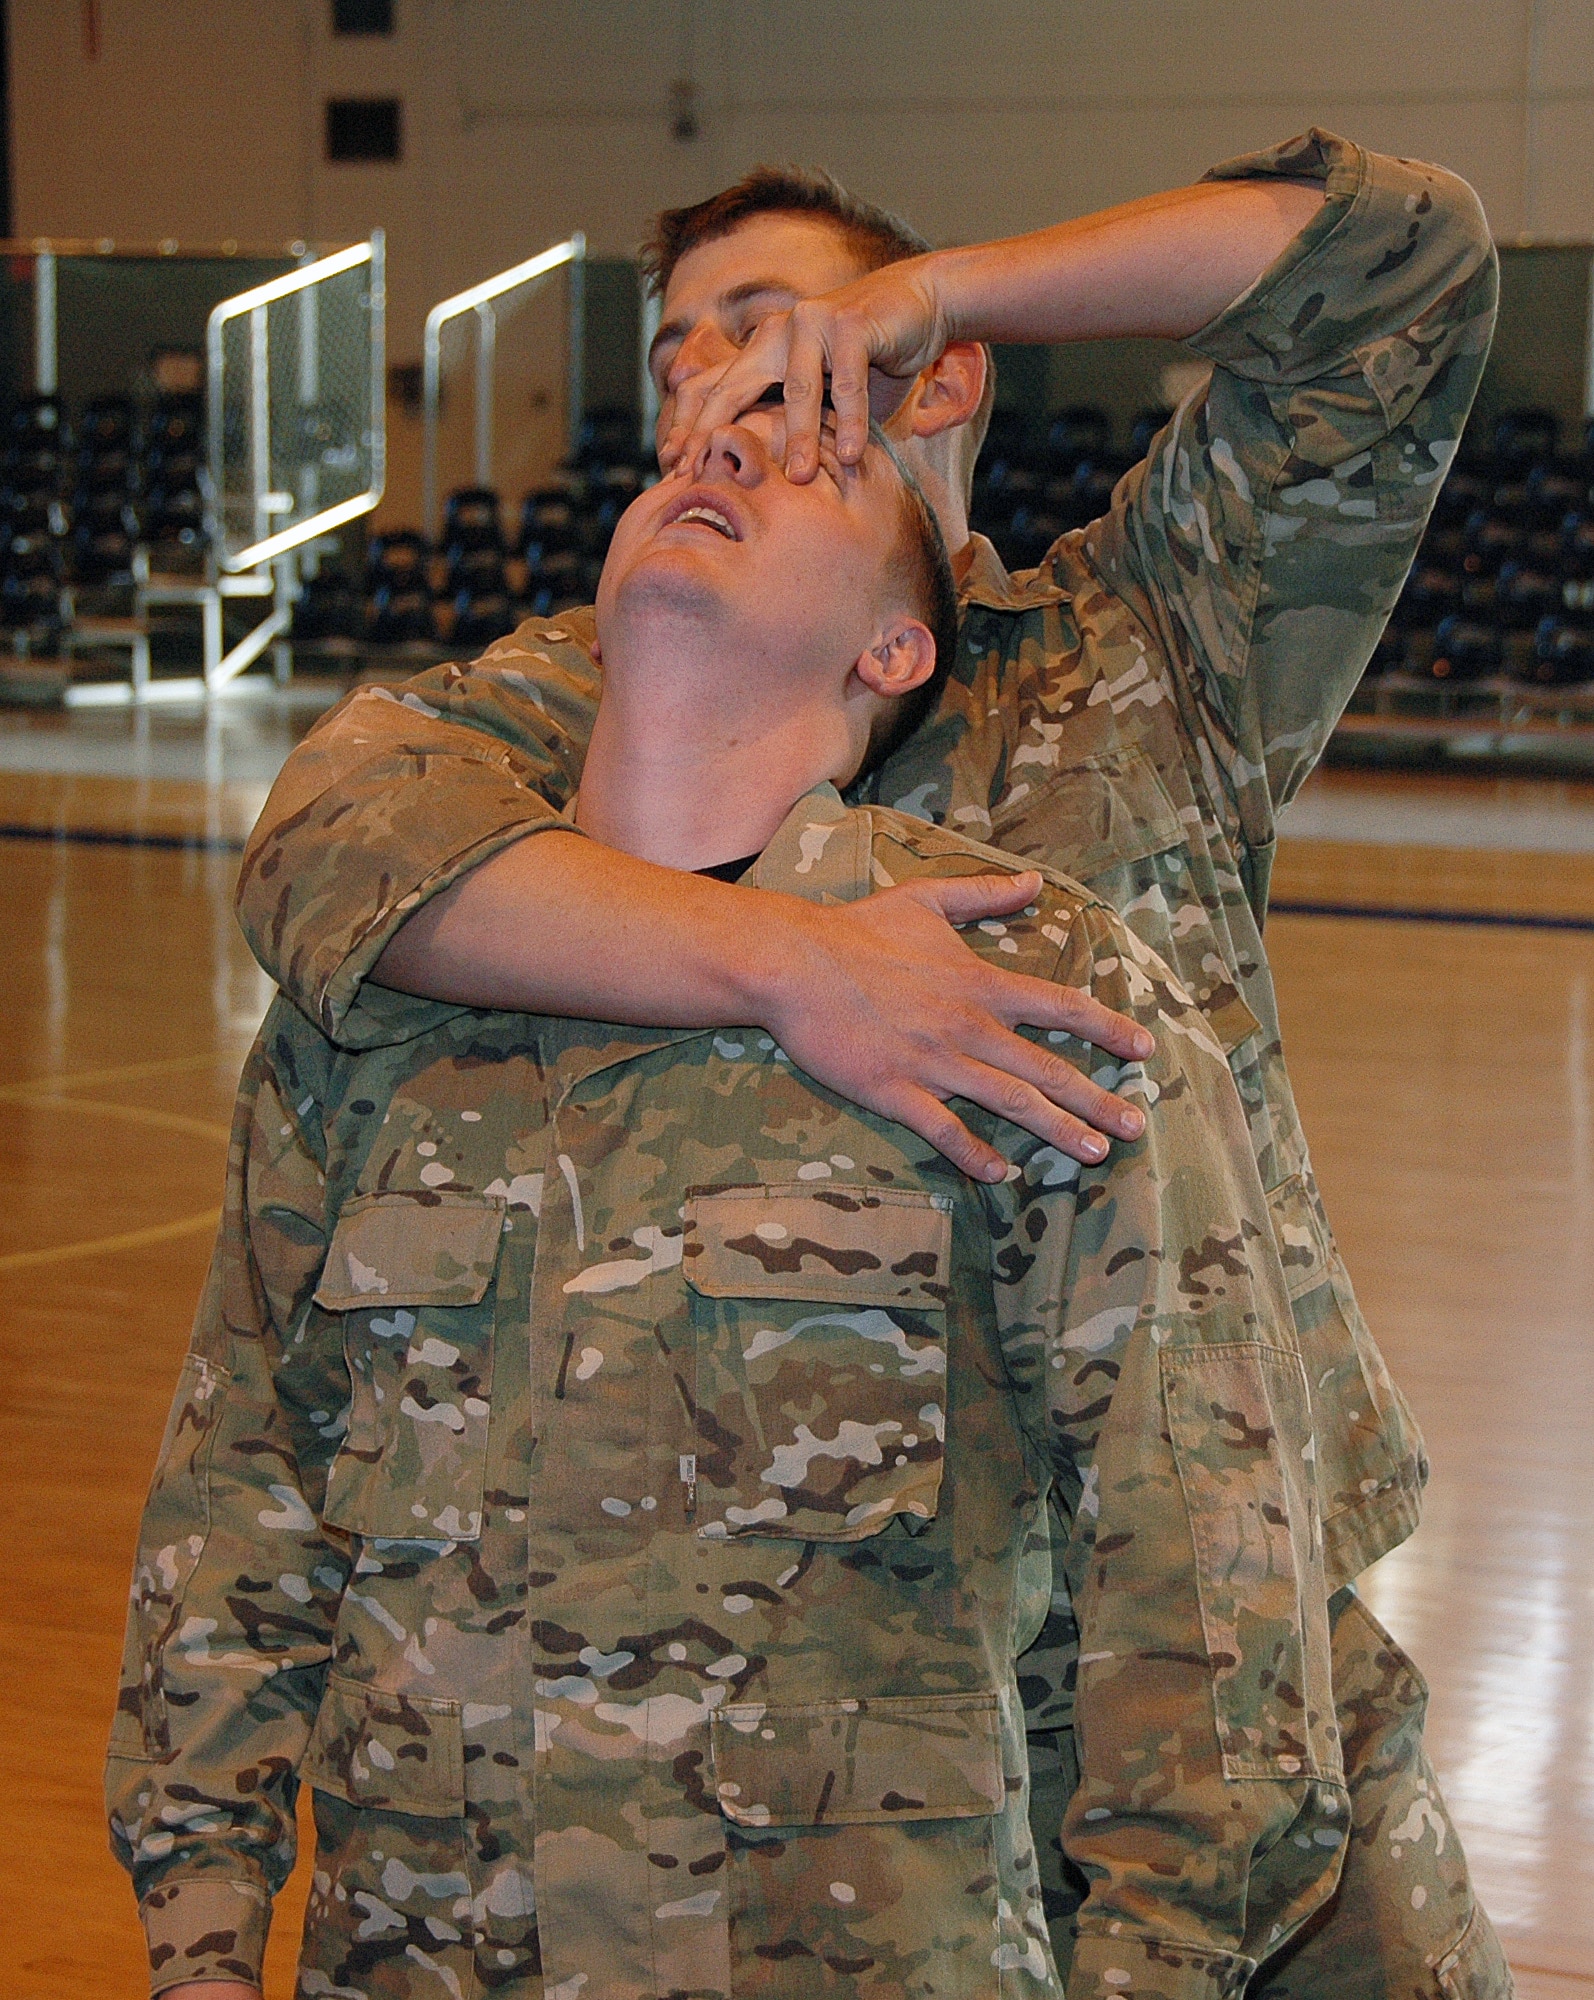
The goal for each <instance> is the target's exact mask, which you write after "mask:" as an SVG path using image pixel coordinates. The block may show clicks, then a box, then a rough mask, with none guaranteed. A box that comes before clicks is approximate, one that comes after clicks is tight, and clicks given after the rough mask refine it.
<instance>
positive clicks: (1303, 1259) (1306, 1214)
mask: <svg viewBox="0 0 1594 2000" xmlns="http://www.w3.org/2000/svg"><path fill="white" fill-rule="evenodd" d="M1267 1208H1268V1215H1269V1218H1270V1219H1271V1221H1272V1224H1273V1240H1274V1241H1275V1242H1276V1243H1277V1245H1278V1252H1279V1261H1280V1263H1282V1264H1283V1266H1284V1283H1285V1288H1286V1289H1287V1290H1288V1292H1289V1295H1290V1297H1291V1298H1292V1299H1298V1298H1301V1297H1302V1296H1304V1294H1305V1293H1307V1292H1315V1291H1316V1290H1317V1287H1318V1286H1319V1285H1323V1284H1326V1283H1327V1282H1328V1275H1329V1273H1328V1259H1327V1257H1326V1255H1325V1254H1324V1250H1323V1242H1322V1237H1321V1235H1320V1233H1319V1231H1318V1227H1317V1214H1316V1211H1315V1210H1314V1208H1313V1206H1312V1197H1311V1194H1310V1193H1309V1192H1308V1190H1307V1186H1306V1177H1305V1176H1304V1175H1303V1174H1291V1175H1290V1177H1289V1179H1288V1180H1286V1181H1280V1182H1279V1184H1278V1186H1277V1187H1275V1188H1269V1190H1268V1196H1267Z"/></svg>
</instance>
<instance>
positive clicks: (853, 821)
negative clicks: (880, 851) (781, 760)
mask: <svg viewBox="0 0 1594 2000" xmlns="http://www.w3.org/2000/svg"><path fill="white" fill-rule="evenodd" d="M872 831H873V829H872V827H871V825H870V821H869V815H868V814H867V813H866V812H859V811H857V810H855V809H854V808H853V807H850V806H848V805H846V804H845V803H844V802H843V800H842V797H841V794H840V792H838V791H837V790H836V788H835V786H834V785H831V784H824V785H816V786H815V787H814V789H813V790H812V791H811V792H808V793H806V794H805V795H804V796H803V797H802V798H800V799H799V800H798V801H797V803H796V805H794V806H793V807H792V809H791V811H790V812H789V813H788V814H787V815H786V817H785V819H784V820H783V821H782V823H781V825H780V826H779V827H778V828H777V829H776V831H775V835H774V837H773V839H771V841H770V842H769V844H768V846H766V847H765V849H764V851H763V853H762V854H761V855H760V856H759V857H758V859H757V861H756V862H754V864H753V866H752V867H751V869H749V870H748V872H747V874H746V875H745V876H744V877H743V878H742V879H743V880H744V881H745V882H748V883H749V884H751V885H752V887H754V888H756V889H783V890H784V891H785V892H786V894H787V895H788V896H802V897H804V898H806V900H807V901H808V902H810V903H856V902H857V901H859V899H860V898H861V897H864V896H867V895H868V893H869V890H870V886H871V876H870V857H871V853H872V847H873V842H872Z"/></svg>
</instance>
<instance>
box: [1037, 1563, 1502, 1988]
mask: <svg viewBox="0 0 1594 2000" xmlns="http://www.w3.org/2000/svg"><path fill="white" fill-rule="evenodd" d="M1329 1616H1330V1621H1331V1626H1332V1632H1333V1662H1334V1696H1335V1707H1336V1710H1337V1712H1338V1715H1339V1726H1340V1732H1341V1736H1342V1738H1343V1743H1344V1752H1345V1776H1346V1780H1347V1783H1348V1785H1349V1788H1350V1808H1351V1833H1350V1840H1349V1843H1348V1845H1347V1847H1346V1851H1345V1866H1344V1870H1343V1872H1342V1874H1341V1876H1340V1881H1339V1887H1338V1888H1337V1889H1336V1890H1335V1892H1334V1894H1333V1896H1332V1897H1331V1898H1330V1899H1329V1901H1328V1902H1327V1903H1325V1904H1324V1905H1323V1907H1322V1908H1321V1909H1320V1910H1318V1911H1317V1912H1315V1914H1314V1915H1313V1916H1312V1917H1310V1918H1309V1919H1308V1920H1307V1922H1306V1923H1305V1924H1303V1925H1302V1926H1301V1928H1300V1930H1298V1931H1297V1932H1296V1934H1295V1935H1294V1937H1292V1938H1291V1939H1290V1941H1289V1943H1288V1944H1287V1945H1285V1946H1284V1948H1283V1949H1282V1950H1281V1951H1279V1952H1277V1953H1275V1954H1274V1955H1273V1956H1272V1957H1271V1958H1269V1959H1267V1960H1265V1961H1264V1962H1263V1964H1262V1965H1261V1966H1260V1967H1259V1968H1258V1970H1257V1972H1256V1974H1255V1976H1254V1978H1253V1979H1252V1981H1251V1983H1250V1985H1249V1986H1248V1988H1247V1989H1246V1992H1247V2000H1430V1996H1431V2000H1510V1996H1511V1991H1512V1987H1511V1974H1510V1971H1509V1969H1508V1968H1507V1966H1506V1962H1505V1958H1504V1955H1503V1953H1502V1952H1501V1950H1500V1942H1499V1939H1498V1938H1497V1937H1496V1936H1495V1932H1494V1926H1493V1925H1492V1924H1491V1923H1490V1922H1489V1919H1488V1917H1487V1916H1486V1915H1485V1914H1484V1912H1483V1910H1482V1909H1481V1908H1480V1907H1479V1905H1478V1903H1477V1901H1476V1899H1475V1898H1474V1896H1473V1893H1472V1883H1471V1881H1470V1879H1469V1877H1468V1874H1467V1861H1466V1856H1465V1855H1464V1854H1463V1853H1462V1851H1461V1842H1460V1839H1459V1838H1458V1836H1457V1833H1456V1829H1455V1827H1454V1825H1453V1824H1452V1822H1451V1819H1450V1815H1449V1813H1448V1812H1447V1811H1446V1809H1445V1802H1444V1799H1443V1798H1442V1797H1441V1796H1440V1792H1439V1785H1438V1781H1437V1779H1436V1778H1435V1776H1434V1771H1433V1766H1432V1765H1431V1764H1430V1763H1429V1761H1428V1753H1427V1751H1426V1750H1425V1749H1424V1748H1423V1740H1422V1725H1423V1717H1424V1714H1425V1712H1426V1710H1427V1706H1428V1689H1427V1685H1426V1683H1425V1682H1424V1680H1423V1678H1422V1676H1421V1674H1419V1673H1418V1671H1417V1669H1416V1668H1415V1667H1414V1666H1413V1665H1412V1663H1411V1661H1410V1660H1409V1659H1407V1657H1406V1655H1405V1654H1404V1653H1403V1652H1402V1651H1401V1650H1400V1648H1399V1646H1397V1645H1396V1644H1395V1642H1394V1640H1393V1639H1391V1638H1390V1636H1389V1634H1388V1633H1387V1632H1386V1631H1385V1630H1384V1628H1383V1627H1382V1626H1381V1625H1380V1624H1379V1622H1378V1620H1377V1619H1376V1618H1374V1617H1373V1615H1372V1613H1371V1612H1370V1611H1369V1610H1368V1609H1367V1607H1366V1605H1364V1604H1363V1603H1362V1601H1361V1600H1360V1598H1358V1597H1357V1596H1356V1594H1355V1592H1354V1591H1351V1590H1342V1591H1340V1592H1339V1593H1338V1594H1337V1595H1336V1596H1335V1597H1334V1598H1333V1599H1332V1600H1331V1602H1330V1605H1329ZM1030 1763H1031V1786H1032V1790H1031V1814H1030V1817H1031V1823H1032V1825H1033V1826H1034V1827H1035V1828H1036V1830H1037V1833H1039V1831H1040V1829H1042V1828H1046V1829H1052V1831H1051V1832H1050V1833H1049V1834H1048V1836H1047V1837H1045V1838H1038V1839H1037V1843H1036V1845H1037V1848H1038V1850H1039V1860H1040V1866H1041V1880H1042V1883H1043V1886H1044V1891H1045V1898H1046V1913H1047V1918H1048V1920H1049V1923H1050V1926H1051V1933H1052V1945H1053V1949H1054V1950H1055V1952H1056V1954H1057V1962H1058V1966H1059V1968H1060V1969H1062V1968H1065V1967H1066V1966H1067V1964H1068V1960H1069V1956H1070V1953H1071V1950H1072V1917H1073V1913H1074V1912H1075V1911H1076V1910H1077V1909H1078V1907H1079V1905H1080V1902H1081V1901H1082V1899H1083V1896H1084V1890H1085V1884H1084V1881H1083V1879H1082V1878H1081V1877H1080V1876H1079V1875H1078V1874H1077V1873H1076V1872H1075V1871H1074V1870H1073V1869H1072V1868H1071V1867H1070V1866H1069V1864H1068V1863H1067V1862H1066V1861H1065V1860H1064V1858H1063V1853H1062V1848H1061V1845H1060V1844H1059V1841H1058V1839H1057V1836H1056V1832H1055V1829H1056V1828H1057V1827H1059V1826H1060V1825H1061V1824H1062V1817H1063V1808H1064V1806H1065V1805H1066V1804H1067V1802H1068V1798H1069V1796H1070V1794H1071V1793H1072V1791H1073V1789H1074V1785H1075V1783H1076V1782H1077V1778H1078V1764H1077V1761H1076V1759H1075V1755H1074V1739H1073V1732H1072V1730H1068V1729H1060V1730H1050V1731H1046V1732H1043V1733H1042V1734H1040V1735H1037V1736H1031V1738H1030Z"/></svg>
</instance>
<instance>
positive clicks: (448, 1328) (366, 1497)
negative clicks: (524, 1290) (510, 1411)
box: [315, 1189, 504, 1542]
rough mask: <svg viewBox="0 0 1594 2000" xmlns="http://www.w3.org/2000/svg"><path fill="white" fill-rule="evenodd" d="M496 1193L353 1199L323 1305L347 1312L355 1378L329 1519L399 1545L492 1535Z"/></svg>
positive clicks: (343, 1218)
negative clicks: (486, 1489) (487, 1511)
mask: <svg viewBox="0 0 1594 2000" xmlns="http://www.w3.org/2000/svg"><path fill="white" fill-rule="evenodd" d="M503 1220H504V1203H503V1201H502V1200H501V1199H499V1198H497V1197H495V1196H492V1195H481V1194H455V1193H450V1192H447V1191H433V1190H430V1189H428V1190H425V1191H424V1192H420V1193H388V1194H376V1195H363V1196H359V1197H357V1198H356V1199H355V1200H353V1201H350V1202H348V1203H347V1204H345V1206H344V1208H343V1211H342V1213H341V1214H340V1215H339V1217H338V1222H337V1227H336V1229H335V1230H334V1231H333V1236H332V1243H331V1246H330V1248H329V1249H328V1252H327V1260H326V1265H325V1267H324V1269H323V1271H322V1276H321V1283H320V1285H319V1286H318V1288H317V1290H316V1295H315V1302H316V1304H317V1305H318V1306H320V1307H322V1308H323V1309H324V1310H325V1311H328V1312H335V1313H340V1314H342V1316H343V1343H344V1354H345V1358H346V1360H347V1362H348V1367H349V1377H350V1381H351V1383H352V1386H353V1399H352V1402H351V1404H350V1408H349V1428H348V1434H347V1436H346V1437H345V1438H344V1441H343V1444H342V1447H341V1448H340V1450H339V1452H338V1455H337V1457H336V1458H335V1459H334V1460H333V1462H332V1467H331V1471H330V1473H329V1475H328V1480H327V1500H326V1508H325V1519H326V1520H327V1521H328V1522H329V1523H330V1524H331V1525H332V1526H333V1527H337V1528H344V1529H347V1530H349V1531H350V1532H352V1533H354V1534H358V1535H364V1536H367V1537H383V1538H387V1539H390V1540H394V1541H438V1540H442V1541H456V1542H464V1541H474V1540H476V1539H477V1538H478V1537H479V1536H480V1534H481V1525H482V1490H483V1486H484V1483H485V1479H486V1470H487V1431H488V1422H489V1418H490V1416H491V1411H492V1384H493V1340H492V1330H493V1315H494V1300H493V1295H492V1280H493V1273H494V1270H495V1268H496V1265H497V1261H498V1248H499V1242H500V1239H501V1236H502V1232H503Z"/></svg>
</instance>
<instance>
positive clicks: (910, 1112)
mask: <svg viewBox="0 0 1594 2000" xmlns="http://www.w3.org/2000/svg"><path fill="white" fill-rule="evenodd" d="M874 1108H875V1109H876V1110H878V1111H879V1112H880V1113H881V1114H882V1115H883V1116H884V1117H887V1118H890V1119H892V1120H893V1121H894V1122H895V1123H896V1124H898V1125H906V1126H907V1128H908V1130H909V1131H910V1132H917V1133H918V1135H919V1137H920V1138H921V1139H922V1140H923V1141H924V1142H925V1144H926V1145H928V1146H933V1147H934V1148H935V1150H936V1151H937V1152H938V1153H939V1154H940V1155H941V1157H942V1158H943V1159H946V1160H950V1161H951V1162H952V1164H953V1166H954V1167H956V1168H957V1169H958V1171H959V1172H960V1173H965V1174H967V1175H968V1177H969V1179H970V1180H975V1181H1005V1180H1006V1179H1007V1171H1008V1163H1007V1161H1006V1160H1004V1159H1003V1158H1002V1156H1001V1154H1000V1153H999V1152H998V1151H997V1150H996V1148H995V1147H994V1146H990V1145H987V1144H986V1142H985V1141H984V1140H983V1139H977V1138H976V1137H975V1136H974V1134H973V1133H972V1132H971V1131H970V1130H969V1128H968V1127H967V1126H966V1125H965V1124H964V1123H963V1120H962V1119H961V1118H959V1117H958V1115H957V1113H956V1112H955V1111H952V1110H949V1109H948V1107H947V1106H946V1105H945V1104H943V1103H942V1102H941V1100H940V1098H938V1097H934V1096H932V1095H931V1093H930V1092H929V1091H927V1090H922V1089H920V1088H919V1087H918V1086H917V1085H915V1084H908V1083H903V1084H899V1085H897V1086H896V1087H895V1088H894V1089H892V1090H889V1091H886V1092H883V1093H882V1094H881V1097H880V1100H879V1102H878V1103H877V1104H876V1105H875V1107H874Z"/></svg>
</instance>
